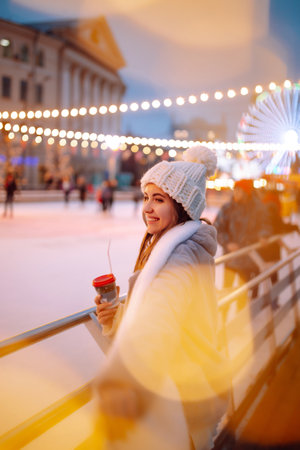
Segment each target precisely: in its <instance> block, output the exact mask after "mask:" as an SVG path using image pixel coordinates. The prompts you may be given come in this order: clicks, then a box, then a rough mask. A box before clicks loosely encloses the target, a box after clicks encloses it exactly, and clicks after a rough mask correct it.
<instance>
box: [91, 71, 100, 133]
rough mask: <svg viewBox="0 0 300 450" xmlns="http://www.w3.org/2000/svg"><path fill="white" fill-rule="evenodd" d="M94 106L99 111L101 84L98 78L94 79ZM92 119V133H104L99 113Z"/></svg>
mask: <svg viewBox="0 0 300 450" xmlns="http://www.w3.org/2000/svg"><path fill="white" fill-rule="evenodd" d="M91 90H92V101H91V103H92V105H93V106H96V108H97V110H99V106H100V84H99V79H98V77H96V76H95V77H94V78H93V80H92V89H91ZM91 118H92V121H91V123H92V125H91V126H92V132H93V133H97V134H99V133H102V131H101V125H100V123H101V116H100V114H99V112H97V114H95V115H94V116H92V117H91Z"/></svg>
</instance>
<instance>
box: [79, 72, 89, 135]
mask: <svg viewBox="0 0 300 450" xmlns="http://www.w3.org/2000/svg"><path fill="white" fill-rule="evenodd" d="M81 81H82V96H81V105H80V106H85V107H86V108H87V109H88V108H89V107H90V106H91V91H90V89H91V77H90V74H89V72H87V71H84V72H83V74H82V79H81ZM81 124H82V131H87V132H89V131H90V116H89V115H88V114H87V115H85V116H83V117H82V118H81Z"/></svg>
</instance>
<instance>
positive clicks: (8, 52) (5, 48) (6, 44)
mask: <svg viewBox="0 0 300 450" xmlns="http://www.w3.org/2000/svg"><path fill="white" fill-rule="evenodd" d="M0 45H1V47H2V56H3V57H4V58H11V57H12V42H11V40H10V39H7V38H1V39H0Z"/></svg>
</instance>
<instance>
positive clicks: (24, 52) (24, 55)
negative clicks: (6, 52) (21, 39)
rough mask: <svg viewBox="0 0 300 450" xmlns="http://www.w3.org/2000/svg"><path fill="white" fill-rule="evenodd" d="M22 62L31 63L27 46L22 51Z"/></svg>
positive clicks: (23, 46)
mask: <svg viewBox="0 0 300 450" xmlns="http://www.w3.org/2000/svg"><path fill="white" fill-rule="evenodd" d="M20 60H21V61H23V62H28V61H29V48H28V46H27V45H22V47H21V49H20Z"/></svg>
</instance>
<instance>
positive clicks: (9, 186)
mask: <svg viewBox="0 0 300 450" xmlns="http://www.w3.org/2000/svg"><path fill="white" fill-rule="evenodd" d="M4 189H5V192H6V197H5V202H4V212H3V217H6V214H7V212H8V209H9V210H10V217H13V204H14V196H15V192H16V190H17V183H16V180H15V177H14V176H13V174H11V173H9V174H7V176H6V178H5V181H4Z"/></svg>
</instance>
